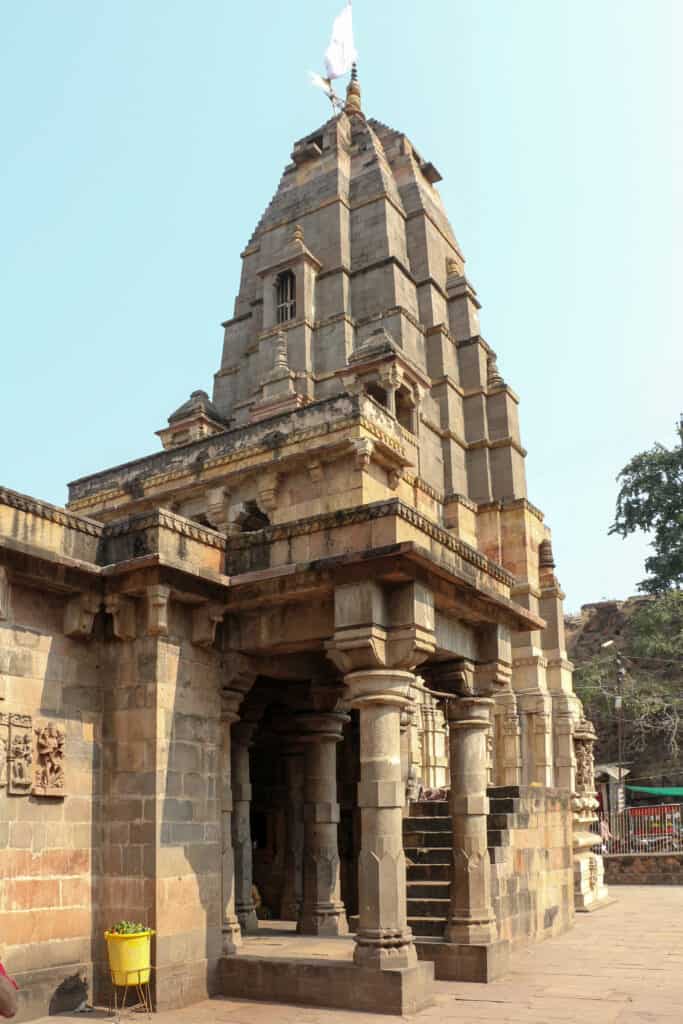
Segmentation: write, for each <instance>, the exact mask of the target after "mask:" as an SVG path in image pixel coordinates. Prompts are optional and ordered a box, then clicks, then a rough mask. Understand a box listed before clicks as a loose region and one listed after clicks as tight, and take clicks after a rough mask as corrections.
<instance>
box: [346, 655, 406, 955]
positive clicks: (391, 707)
mask: <svg viewBox="0 0 683 1024" xmlns="http://www.w3.org/2000/svg"><path fill="white" fill-rule="evenodd" d="M345 682H346V685H347V687H348V690H349V694H350V697H351V703H352V706H354V707H357V708H359V710H360V761H361V780H360V783H359V784H358V805H359V807H360V809H361V852H360V858H359V862H358V871H359V876H358V903H359V926H358V932H357V934H356V949H355V952H354V961H355V962H356V963H357V964H359V965H361V966H365V967H375V968H380V969H383V970H387V969H389V970H391V969H396V968H404V967H413V966H415V965H416V964H417V953H416V951H415V946H414V944H413V936H412V932H411V931H410V929H409V928H408V924H407V914H406V863H405V856H404V853H403V835H402V820H403V817H402V811H403V802H404V792H403V783H402V780H401V737H400V727H401V710H402V709H403V708H404V707H406V706H407V705H408V703H409V697H408V694H409V690H410V684H411V683H412V682H413V675H412V673H411V672H403V671H399V670H395V669H377V670H374V671H361V672H352V673H350V674H349V675H347V676H346V677H345Z"/></svg>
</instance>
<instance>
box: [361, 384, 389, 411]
mask: <svg viewBox="0 0 683 1024" xmlns="http://www.w3.org/2000/svg"><path fill="white" fill-rule="evenodd" d="M365 393H366V394H368V395H370V398H374V399H375V401H376V402H379V404H380V405H382V406H384V408H385V409H386V408H387V393H386V391H385V390H384V388H381V387H380V386H379V384H375V383H374V381H373V382H371V383H370V384H366V385H365Z"/></svg>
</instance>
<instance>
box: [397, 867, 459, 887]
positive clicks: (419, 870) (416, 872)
mask: <svg viewBox="0 0 683 1024" xmlns="http://www.w3.org/2000/svg"><path fill="white" fill-rule="evenodd" d="M406 870H407V875H408V885H411V884H412V883H413V882H448V884H449V885H450V883H451V865H450V864H408V865H407V866H406Z"/></svg>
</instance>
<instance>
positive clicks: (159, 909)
mask: <svg viewBox="0 0 683 1024" xmlns="http://www.w3.org/2000/svg"><path fill="white" fill-rule="evenodd" d="M156 589H158V588H156ZM162 589H163V593H162V594H161V596H166V597H168V593H167V592H168V591H169V588H165V589H164V588H162ZM156 596H157V597H158V596H159V594H157V595H156ZM70 600H71V598H69V597H68V596H67V595H60V594H59V593H51V592H49V591H42V590H40V591H39V590H34V589H31V588H29V587H25V586H22V585H19V584H16V583H15V584H14V585H13V586H12V588H11V607H10V609H9V612H8V617H7V618H6V619H5V620H4V621H2V622H0V670H1V672H2V683H3V686H2V691H1V692H2V694H3V697H2V699H0V739H1V740H2V741H3V743H2V744H0V747H1V748H2V749H1V750H0V754H4V756H3V757H0V766H2V767H3V768H4V772H2V773H1V774H0V779H2V782H0V879H1V883H0V940H1V942H2V957H3V960H4V961H5V962H6V964H7V966H8V969H9V970H10V971H11V972H12V974H13V975H15V976H16V978H17V981H18V983H19V985H20V987H21V998H20V1016H19V1020H27V1019H30V1018H32V1017H35V1016H42V1015H44V1014H46V1013H48V1012H50V1013H52V1012H57V1011H59V1010H65V1009H73V1008H74V1007H75V1006H77V1005H78V1003H80V1002H82V1001H83V999H84V998H86V996H87V997H88V998H92V996H93V995H94V997H95V998H96V999H100V1000H105V1001H106V999H107V997H108V990H109V981H108V979H109V973H108V967H107V956H106V948H105V943H104V938H103V933H104V931H105V929H106V928H108V927H111V926H112V925H113V924H114V923H115V922H116V921H118V920H121V919H122V918H127V919H132V920H141V921H143V922H144V923H145V924H147V925H149V926H150V927H151V928H153V929H155V931H156V938H155V943H154V947H153V962H154V963H155V965H156V967H157V970H156V981H157V985H156V1002H157V1005H158V1006H159V1007H161V1008H163V1007H165V1006H170V1005H173V1006H178V1005H183V1004H186V1003H189V1002H194V1001H197V1000H198V999H201V998H206V996H207V995H208V994H210V993H212V992H213V991H214V988H215V985H214V976H215V967H216V962H217V959H218V957H219V955H220V946H221V918H220V915H221V896H220V889H221V884H220V870H221V851H220V815H219V810H218V802H217V781H218V779H217V776H218V745H219V739H220V735H219V731H220V686H219V682H218V672H219V670H220V661H221V654H220V651H219V650H217V649H215V648H210V647H206V646H201V645H200V644H198V643H193V642H192V608H191V606H188V605H183V604H180V603H172V602H170V601H167V607H166V609H165V612H164V616H162V619H163V618H164V617H165V619H166V621H161V622H160V621H156V623H155V628H154V629H150V619H149V607H148V603H147V602H146V601H144V600H130V605H129V607H128V612H129V613H130V616H131V617H130V618H129V619H128V620H127V626H126V630H125V631H123V632H124V633H125V638H123V639H120V638H116V637H114V636H113V635H112V622H111V617H110V615H108V614H106V613H105V612H104V611H103V610H102V606H100V610H99V611H95V613H94V614H93V615H92V616H91V620H92V621H91V630H90V632H87V633H86V632H85V631H84V633H83V635H82V636H81V637H80V638H79V639H72V638H70V637H69V636H65V634H64V629H65V621H66V620H65V614H66V612H67V607H68V603H69V601H70ZM96 607H97V606H96ZM159 627H161V628H163V630H164V633H165V635H164V633H161V634H160V633H159V632H157V631H156V629H158V628H159ZM119 632H121V630H119ZM49 724H51V725H52V726H53V728H54V729H55V730H59V731H61V732H63V736H64V748H63V749H64V759H63V767H64V776H63V778H64V781H63V786H62V787H61V788H60V787H59V786H56V787H54V791H53V792H52V793H51V794H50V795H43V793H41V792H37V791H36V786H35V779H34V775H33V773H34V771H35V769H36V767H37V766H38V764H39V751H38V747H37V743H38V733H37V732H36V730H37V729H41V728H43V727H44V726H45V725H49ZM24 735H26V736H27V737H28V739H27V740H26V744H27V745H29V749H30V745H32V756H33V764H32V765H31V764H29V758H28V757H27V759H26V771H25V772H24V770H23V767H22V766H23V765H24V762H23V761H21V763H19V760H18V759H17V767H16V769H15V767H14V764H15V761H14V760H13V759H12V749H13V739H14V737H15V736H16V737H23V736H24ZM21 743H22V744H23V743H24V741H23V739H22V740H21ZM22 749H23V748H22ZM8 750H9V754H10V757H9V760H8V758H7V751H8ZM15 776H16V777H15ZM23 777H25V779H26V782H25V783H22V782H21V778H23ZM22 787H23V788H22Z"/></svg>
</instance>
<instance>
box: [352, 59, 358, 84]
mask: <svg viewBox="0 0 683 1024" xmlns="http://www.w3.org/2000/svg"><path fill="white" fill-rule="evenodd" d="M351 81H352V82H357V81H358V65H357V64H356V62H355V60H354V62H353V64H352V65H351Z"/></svg>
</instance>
